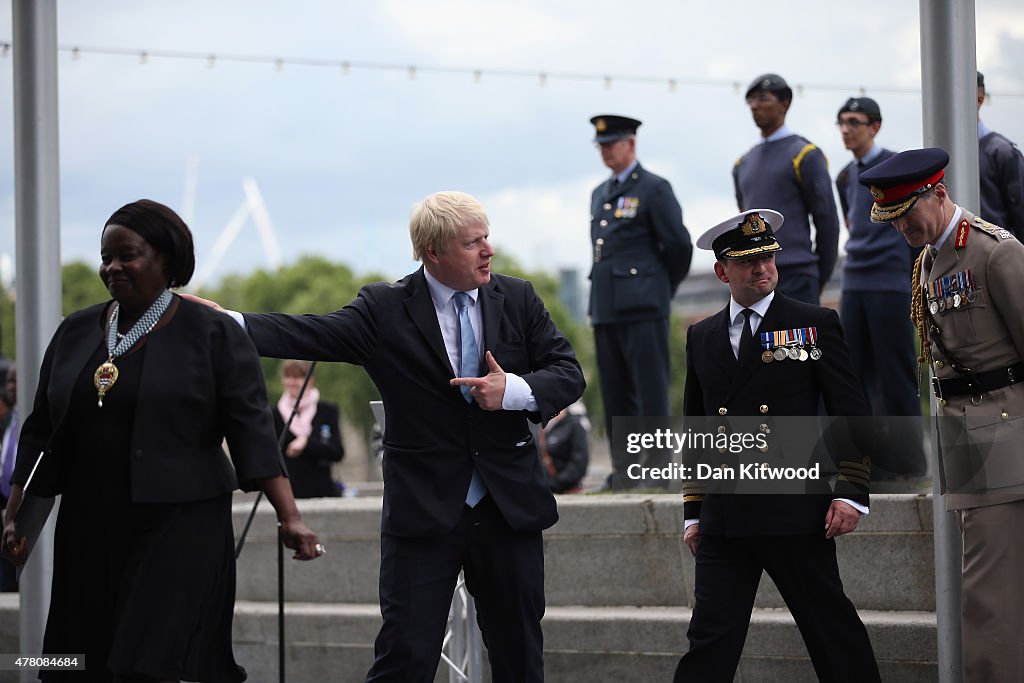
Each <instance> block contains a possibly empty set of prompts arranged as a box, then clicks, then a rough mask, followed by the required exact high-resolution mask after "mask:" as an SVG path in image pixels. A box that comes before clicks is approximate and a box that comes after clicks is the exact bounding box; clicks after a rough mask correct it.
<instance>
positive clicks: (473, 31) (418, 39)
mask: <svg viewBox="0 0 1024 683" xmlns="http://www.w3.org/2000/svg"><path fill="white" fill-rule="evenodd" d="M545 8H546V6H545V5H533V6H531V4H530V3H509V2H498V1H496V0H488V1H480V0H435V1H434V2H421V1H420V0H387V1H386V2H384V3H383V4H382V9H383V11H384V13H385V15H386V16H387V17H389V18H390V19H391V21H392V22H393V26H394V28H396V29H397V30H398V31H399V32H400V33H401V34H402V36H403V38H404V39H405V40H406V41H408V42H409V43H410V44H412V45H415V46H416V47H417V48H418V49H419V50H421V51H422V52H423V53H424V54H426V55H428V56H432V57H435V58H437V59H439V60H441V61H442V62H450V61H455V60H462V61H463V62H465V61H466V60H469V62H470V64H471V65H473V66H492V65H495V64H497V65H499V66H505V67H511V66H514V65H515V64H516V63H517V62H516V60H517V59H518V58H521V57H524V56H530V55H538V54H543V53H544V52H545V51H547V50H549V49H551V48H552V47H553V46H555V45H556V44H558V43H562V42H565V41H568V42H574V41H576V40H577V39H578V38H579V37H580V36H579V35H578V31H577V30H576V28H575V25H574V24H573V23H571V22H566V21H563V20H562V19H561V18H559V17H557V16H555V15H554V14H552V13H550V12H548V11H545ZM464 65H466V66H469V65H467V64H464Z"/></svg>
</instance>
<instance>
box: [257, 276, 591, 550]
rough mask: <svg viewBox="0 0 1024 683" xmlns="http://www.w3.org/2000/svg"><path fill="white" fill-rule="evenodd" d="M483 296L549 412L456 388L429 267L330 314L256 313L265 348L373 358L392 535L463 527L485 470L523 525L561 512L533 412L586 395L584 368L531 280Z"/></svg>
mask: <svg viewBox="0 0 1024 683" xmlns="http://www.w3.org/2000/svg"><path fill="white" fill-rule="evenodd" d="M479 301H480V303H481V314H482V320H483V327H484V333H483V341H482V347H483V349H484V350H488V351H490V352H491V353H492V354H494V357H495V359H496V360H497V361H498V363H499V364H500V365H501V367H502V368H503V369H504V370H506V371H508V372H513V373H516V374H517V375H519V376H521V377H522V378H523V379H524V380H526V382H527V384H529V385H530V388H531V389H532V390H533V394H534V397H535V398H536V399H537V405H538V408H539V412H538V413H536V414H533V415H527V414H526V413H525V412H523V411H514V412H513V411H503V410H499V411H485V410H481V409H480V408H479V407H478V406H477V405H476V403H467V402H466V401H465V399H464V398H463V396H462V393H461V392H460V391H459V389H458V388H457V387H452V386H449V384H448V382H449V380H451V379H452V378H453V377H454V376H455V374H454V372H453V371H452V366H451V363H450V362H449V360H448V354H447V353H446V351H445V348H444V341H443V338H442V336H441V328H440V327H439V325H438V322H437V314H436V313H435V311H434V304H433V301H432V300H431V298H430V290H429V289H428V287H427V281H426V278H425V277H424V275H423V270H422V268H421V269H420V270H418V271H417V272H415V273H412V274H411V275H407V276H406V277H405V278H403V279H402V280H400V281H398V282H397V283H394V284H389V283H384V282H378V283H375V284H371V285H367V286H366V287H363V289H362V290H360V292H359V295H358V296H357V297H356V298H355V300H353V301H352V303H350V304H349V305H347V306H345V307H344V308H342V309H340V310H338V311H335V312H333V313H329V314H327V315H301V316H298V315H284V314H280V313H270V314H252V313H247V314H246V315H245V321H246V323H247V325H248V329H249V334H250V335H251V336H252V339H253V341H254V342H255V343H256V348H257V349H258V350H259V352H260V354H261V355H264V356H272V357H276V358H300V359H306V360H318V361H342V362H346V363H354V364H357V365H362V366H363V367H364V368H365V369H366V372H367V373H368V374H369V375H370V378H371V379H372V380H373V382H374V384H376V385H377V389H378V390H379V391H380V395H381V399H382V400H383V402H384V409H385V411H386V414H387V420H386V422H385V433H384V509H383V517H382V520H381V529H382V531H383V532H385V533H392V534H396V535H400V536H420V537H422V536H432V535H439V534H443V533H446V532H448V531H450V530H451V529H453V528H454V527H455V525H456V523H457V522H458V520H459V518H460V516H461V515H462V509H463V507H464V505H465V496H466V491H467V490H468V489H469V480H470V478H471V476H472V474H473V467H474V466H476V468H477V470H478V471H479V473H480V476H481V478H482V479H483V481H484V484H485V485H486V486H487V490H488V492H489V493H490V495H491V496H492V497H493V499H494V501H495V503H497V505H498V507H499V508H500V509H501V512H502V514H503V515H504V517H505V520H506V521H507V522H508V524H509V526H511V527H512V528H513V529H517V530H522V531H539V530H542V529H546V528H548V527H549V526H551V525H552V524H554V523H555V521H557V519H558V513H557V512H556V510H555V501H554V497H553V496H552V495H551V492H550V491H549V490H548V487H547V482H546V478H545V475H544V472H543V471H542V470H541V464H540V459H539V458H538V457H537V449H536V447H535V445H534V442H533V437H532V436H531V434H530V430H529V428H528V426H527V418H528V417H529V418H530V419H532V420H534V421H539V420H541V419H550V418H551V417H553V416H554V415H555V414H556V413H558V411H559V410H561V409H562V408H564V407H566V406H567V405H569V404H571V403H573V402H574V401H575V400H576V399H578V398H579V397H580V395H581V394H582V393H583V388H584V385H585V383H584V380H583V372H582V371H581V370H580V366H579V364H578V363H577V362H576V357H575V355H574V353H573V350H572V347H571V346H570V344H569V342H568V340H566V338H565V337H564V336H563V335H562V333H561V332H559V331H558V329H557V328H556V327H555V325H554V323H552V322H551V318H550V317H549V316H548V313H547V311H546V310H545V308H544V304H543V302H541V300H540V298H539V297H538V296H537V294H536V293H535V292H534V291H533V286H532V285H531V284H530V283H529V282H526V281H525V280H520V279H517V278H512V277H506V276H502V275H497V274H492V275H491V281H490V282H489V283H488V284H487V285H485V286H484V287H481V288H480V298H479Z"/></svg>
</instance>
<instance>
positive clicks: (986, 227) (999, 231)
mask: <svg viewBox="0 0 1024 683" xmlns="http://www.w3.org/2000/svg"><path fill="white" fill-rule="evenodd" d="M971 225H973V226H974V227H976V228H978V229H979V230H981V231H982V232H985V233H987V234H989V235H992V237H996V238H998V239H1003V240H1008V239H1013V234H1012V233H1011V232H1010V231H1009V230H1004V229H1003V228H1000V227H999V226H998V225H993V224H992V223H989V222H988V221H987V220H985V219H984V218H980V217H978V216H975V217H974V221H973V222H972V223H971Z"/></svg>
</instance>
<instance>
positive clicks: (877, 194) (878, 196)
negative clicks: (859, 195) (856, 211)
mask: <svg viewBox="0 0 1024 683" xmlns="http://www.w3.org/2000/svg"><path fill="white" fill-rule="evenodd" d="M868 191H869V192H870V193H871V196H872V197H874V198H875V201H876V202H880V201H882V200H883V199H885V192H883V191H882V190H881V189H879V188H877V187H875V186H874V185H872V186H871V187H869V188H868Z"/></svg>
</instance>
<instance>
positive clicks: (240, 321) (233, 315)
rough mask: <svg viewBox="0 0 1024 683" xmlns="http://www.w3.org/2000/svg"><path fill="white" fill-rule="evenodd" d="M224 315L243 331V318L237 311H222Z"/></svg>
mask: <svg viewBox="0 0 1024 683" xmlns="http://www.w3.org/2000/svg"><path fill="white" fill-rule="evenodd" d="M224 313H225V314H226V315H229V316H231V319H232V320H234V321H235V322H236V323H238V326H239V327H241V328H242V329H243V330H244V329H245V316H243V315H242V314H241V313H239V312H238V311H229V310H227V309H224Z"/></svg>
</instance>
